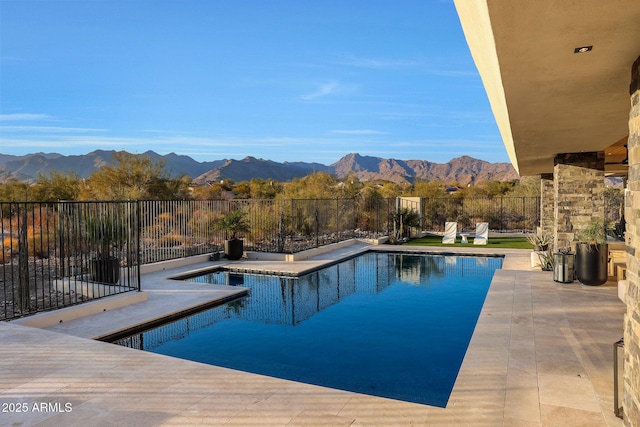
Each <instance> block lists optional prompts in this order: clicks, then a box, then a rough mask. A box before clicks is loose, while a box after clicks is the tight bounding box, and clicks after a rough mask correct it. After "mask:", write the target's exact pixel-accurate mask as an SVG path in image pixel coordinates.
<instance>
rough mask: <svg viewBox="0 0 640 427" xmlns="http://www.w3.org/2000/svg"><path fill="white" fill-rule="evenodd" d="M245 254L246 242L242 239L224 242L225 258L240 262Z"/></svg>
mask: <svg viewBox="0 0 640 427" xmlns="http://www.w3.org/2000/svg"><path fill="white" fill-rule="evenodd" d="M243 254H244V242H243V241H242V240H241V239H231V240H225V241H224V256H225V257H226V258H227V259H229V260H232V261H235V260H239V259H240V258H242V255H243Z"/></svg>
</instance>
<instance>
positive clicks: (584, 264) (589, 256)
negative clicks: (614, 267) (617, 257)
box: [576, 242, 609, 286]
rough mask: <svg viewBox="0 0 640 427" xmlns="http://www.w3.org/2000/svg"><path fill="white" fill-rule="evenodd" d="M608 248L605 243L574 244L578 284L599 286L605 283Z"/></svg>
mask: <svg viewBox="0 0 640 427" xmlns="http://www.w3.org/2000/svg"><path fill="white" fill-rule="evenodd" d="M608 255H609V246H608V245H607V244H606V243H603V244H599V245H591V244H588V243H584V242H580V243H578V244H576V277H577V279H578V280H579V281H580V283H582V284H584V285H589V286H600V285H602V284H604V283H605V282H606V281H607V274H608V272H607V261H608V259H607V257H608Z"/></svg>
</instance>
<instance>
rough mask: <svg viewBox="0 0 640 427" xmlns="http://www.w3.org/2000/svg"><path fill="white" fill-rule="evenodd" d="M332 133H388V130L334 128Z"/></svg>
mask: <svg viewBox="0 0 640 427" xmlns="http://www.w3.org/2000/svg"><path fill="white" fill-rule="evenodd" d="M331 133H337V134H340V135H386V134H388V132H382V131H379V130H373V129H353V130H332V131H331Z"/></svg>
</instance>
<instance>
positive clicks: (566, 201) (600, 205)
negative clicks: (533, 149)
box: [553, 151, 605, 250]
mask: <svg viewBox="0 0 640 427" xmlns="http://www.w3.org/2000/svg"><path fill="white" fill-rule="evenodd" d="M554 164H555V166H554V169H553V191H554V198H555V204H554V208H553V210H554V216H553V217H554V220H555V223H554V233H553V234H554V242H553V243H554V245H553V247H554V250H558V249H559V248H563V247H568V246H571V247H572V248H574V249H575V244H574V240H575V239H576V238H577V237H578V236H579V234H580V232H581V231H582V230H584V229H586V228H587V227H588V225H589V223H590V222H591V221H593V220H595V219H599V220H600V221H604V190H605V186H604V152H603V151H596V152H588V153H565V154H558V155H556V157H555V160H554Z"/></svg>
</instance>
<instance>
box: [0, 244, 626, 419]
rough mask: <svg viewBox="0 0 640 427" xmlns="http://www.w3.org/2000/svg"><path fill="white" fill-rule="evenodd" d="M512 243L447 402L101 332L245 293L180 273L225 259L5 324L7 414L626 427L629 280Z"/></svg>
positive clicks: (0, 395) (0, 389)
mask: <svg viewBox="0 0 640 427" xmlns="http://www.w3.org/2000/svg"><path fill="white" fill-rule="evenodd" d="M379 248H380V247H376V246H369V245H364V244H357V245H353V246H352V247H347V248H343V249H340V250H338V251H335V252H332V253H330V254H323V255H320V256H318V257H316V258H310V259H308V260H306V261H302V262H300V263H298V262H296V263H284V262H283V263H282V265H280V264H279V262H274V261H242V262H243V267H244V268H257V269H260V268H262V269H264V268H265V267H266V266H268V268H269V269H275V268H276V267H286V268H288V269H291V268H294V267H292V266H293V265H296V266H299V267H295V268H303V269H305V268H309V266H312V265H313V264H318V265H320V264H323V263H326V262H331V261H333V260H334V259H337V258H341V257H343V256H345V255H349V254H353V253H357V252H358V251H363V250H368V249H373V250H377V249H379ZM388 248H389V247H385V248H384V249H388ZM404 249H407V247H404ZM412 249H415V250H429V251H434V250H438V249H436V248H412ZM451 249H452V248H446V249H443V250H445V251H451ZM459 250H460V252H465V251H467V252H474V253H478V252H480V251H485V250H486V249H479V248H470V249H468V250H465V248H460V249H459ZM501 252H503V253H504V254H505V255H506V257H505V263H504V266H503V269H502V270H499V271H497V273H496V274H495V276H494V279H493V281H492V284H491V287H490V290H489V294H488V295H487V298H486V301H485V304H484V307H483V310H482V313H481V316H480V319H479V321H478V324H477V326H476V330H475V332H474V335H473V338H472V341H471V343H470V346H469V349H468V351H467V355H466V357H465V359H464V363H463V365H462V367H461V370H460V372H459V375H458V379H457V381H456V384H455V387H454V390H453V393H452V395H451V398H450V400H449V403H448V405H447V407H446V408H437V407H430V406H424V405H418V404H412V403H406V402H401V401H394V400H389V399H383V398H378V397H372V396H367V395H360V394H356V393H351V392H344V391H340V390H333V389H327V388H322V387H317V386H312V385H307V384H301V383H295V382H291V381H286V380H281V379H277V378H270V377H264V376H259V375H254V374H249V373H245V372H239V371H233V370H229V369H224V368H219V367H215V366H208V365H202V364H199V363H195V362H190V361H184V360H179V359H174V358H171V357H166V356H161V355H156V354H152V353H146V352H141V351H136V350H131V349H128V348H124V347H120V346H116V345H112V344H107V343H104V342H99V341H95V340H91V339H87V338H90V337H95V336H99V335H104V334H105V333H107V332H109V331H112V330H114V329H119V328H121V327H123V326H124V325H127V324H128V325H133V324H138V323H140V322H145V321H148V320H150V318H152V317H158V316H162V315H167V314H171V313H173V312H175V311H180V310H183V309H185V308H187V307H189V306H193V304H194V303H195V301H198V304H202V303H207V302H210V301H212V300H215V299H217V298H220V297H221V296H223V295H226V294H227V291H232V292H233V291H234V290H233V289H216V290H215V292H213V291H212V290H211V289H202V288H198V286H199V285H197V284H193V285H189V286H188V287H187V286H185V284H184V283H180V284H179V285H178V283H179V282H175V281H171V280H167V279H166V277H168V276H170V275H172V274H174V273H178V272H181V271H186V270H188V269H193V268H198V267H203V266H205V265H211V263H207V264H202V265H195V266H185V267H181V268H179V269H177V270H165V271H160V272H155V273H149V274H147V275H144V276H143V290H144V291H146V292H147V294H148V299H147V301H145V302H141V303H138V304H135V305H132V306H129V307H126V308H122V309H116V310H112V311H107V312H103V313H100V314H97V315H94V316H90V317H85V318H81V319H78V320H74V321H69V322H64V323H60V324H57V325H54V326H51V327H49V328H47V329H37V328H33V327H28V326H24V325H19V324H17V322H15V321H14V322H9V323H7V322H2V323H0V340H1V342H2V343H3V345H2V348H1V350H0V355H1V356H2V357H1V358H0V377H1V378H2V382H1V383H0V402H1V403H2V405H3V406H2V409H3V412H0V424H3V425H36V424H37V425H41V426H48V425H51V426H54V425H55V426H58V425H67V426H71V425H82V426H87V425H118V426H129V425H130V426H144V425H149V426H151V425H196V424H197V425H274V426H284V425H291V426H293V425H314V426H318V425H331V426H340V425H345V426H348V425H353V426H356V425H388V426H398V425H447V426H449V425H471V426H496V425H505V426H507V425H508V426H512V425H522V426H546V425H562V426H572V425H575V426H621V425H622V420H620V419H618V418H616V417H615V416H614V414H613V372H612V366H613V350H612V348H613V346H612V345H613V343H614V342H615V341H617V340H618V339H620V337H621V336H622V333H623V324H622V319H623V313H624V311H625V306H624V304H623V303H622V302H621V301H620V300H618V297H617V289H616V287H615V285H612V284H607V285H604V286H601V287H595V288H590V287H585V286H582V285H580V284H578V283H577V282H574V283H571V284H560V283H555V282H553V280H552V277H551V273H545V272H536V271H531V270H530V269H529V260H530V258H529V254H530V251H526V250H503V251H501ZM284 264H286V265H284ZM192 286H195V287H192ZM221 288H224V287H221ZM235 291H237V289H235ZM43 403H45V405H44V406H41V405H42V404H43ZM47 403H48V405H47ZM23 404H26V405H24V406H22V405H23ZM34 404H35V405H36V406H34ZM17 408H19V409H26V412H24V411H23V412H17ZM38 409H41V410H38Z"/></svg>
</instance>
